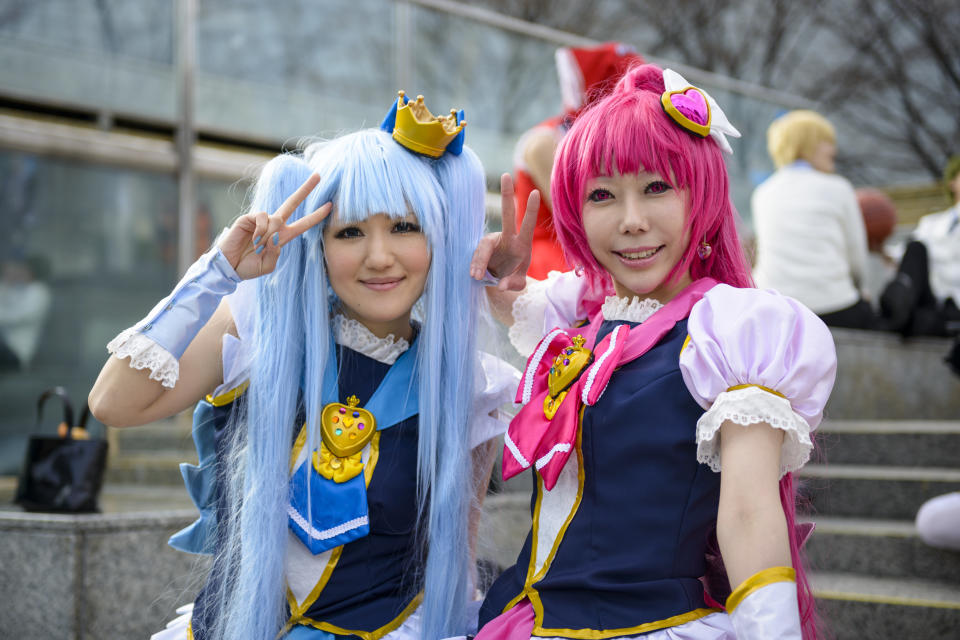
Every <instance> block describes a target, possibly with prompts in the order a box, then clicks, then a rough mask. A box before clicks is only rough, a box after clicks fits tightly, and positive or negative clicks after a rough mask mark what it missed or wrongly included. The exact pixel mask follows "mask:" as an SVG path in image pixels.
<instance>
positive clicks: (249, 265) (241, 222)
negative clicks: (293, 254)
mask: <svg viewBox="0 0 960 640" xmlns="http://www.w3.org/2000/svg"><path fill="white" fill-rule="evenodd" d="M319 182H320V176H318V175H317V174H313V175H311V176H310V177H309V178H307V181H306V182H304V183H303V184H302V185H300V187H299V188H298V189H297V190H296V191H294V192H293V194H292V195H291V196H290V197H289V198H287V199H286V201H285V202H284V203H283V204H282V205H280V208H279V209H277V210H276V211H275V212H273V214H268V213H267V212H266V211H258V212H252V213H247V214H244V215H242V216H240V217H239V218H237V221H236V222H234V223H233V226H231V227H230V229H228V230H227V232H226V233H225V234H223V236H221V238H220V241H219V242H218V243H217V246H218V247H219V248H220V251H222V252H223V255H224V257H225V258H226V259H227V260H228V261H229V262H230V265H231V266H232V267H233V268H234V270H235V271H236V272H237V275H238V276H240V277H241V278H243V279H244V280H249V279H251V278H258V277H260V276H263V275H266V274H268V273H270V272H271V271H273V270H274V268H276V266H277V259H278V258H279V257H280V249H281V248H283V246H284V245H285V244H287V243H288V242H290V241H291V240H293V239H294V238H296V237H297V236H299V235H300V234H301V233H303V232H304V231H306V230H307V229H310V228H312V227H314V226H316V225H317V224H319V223H320V222H321V221H322V220H323V219H324V218H326V217H327V215H329V213H330V210H331V209H332V208H333V203H332V202H328V203H326V204H324V205H323V206H321V207H320V208H319V209H317V210H316V211H314V212H313V213H310V214H308V215H305V216H303V217H302V218H300V219H299V220H297V221H295V222H293V223H291V224H287V219H289V218H290V216H291V214H293V212H294V211H296V209H297V207H298V206H300V203H301V202H303V201H304V200H305V199H306V197H307V196H308V195H310V192H311V191H313V189H314V188H315V187H316V186H317V184H319Z"/></svg>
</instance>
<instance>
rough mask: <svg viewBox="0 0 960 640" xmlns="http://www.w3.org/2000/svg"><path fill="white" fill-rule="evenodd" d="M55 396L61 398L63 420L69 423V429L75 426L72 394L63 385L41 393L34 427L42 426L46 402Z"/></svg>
mask: <svg viewBox="0 0 960 640" xmlns="http://www.w3.org/2000/svg"><path fill="white" fill-rule="evenodd" d="M53 396H57V397H58V398H60V402H61V403H62V404H63V422H65V423H66V424H67V428H68V429H69V428H70V427H71V426H73V405H72V404H71V403H70V396H69V395H68V394H67V390H66V389H65V388H63V387H53V388H50V389H47V390H46V391H44V392H43V393H41V394H40V397H39V398H37V424H36V426H35V427H34V429H37V428H39V427H40V421H41V419H42V418H43V405H44V403H45V402H46V401H47V400H48V399H49V398H51V397H53ZM84 417H86V416H84ZM84 422H86V420H84Z"/></svg>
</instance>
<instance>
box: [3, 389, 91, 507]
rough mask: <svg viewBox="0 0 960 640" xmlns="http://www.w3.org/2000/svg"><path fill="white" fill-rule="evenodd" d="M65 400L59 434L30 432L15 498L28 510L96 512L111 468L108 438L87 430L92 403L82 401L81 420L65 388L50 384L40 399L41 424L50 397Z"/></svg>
mask: <svg viewBox="0 0 960 640" xmlns="http://www.w3.org/2000/svg"><path fill="white" fill-rule="evenodd" d="M53 396H57V397H59V398H60V401H61V402H62V404H63V421H62V422H61V423H60V426H59V434H58V435H56V436H48V435H38V434H34V435H31V436H30V440H29V441H28V443H27V453H26V456H25V457H24V462H23V469H22V471H21V473H20V479H19V482H18V483H17V495H16V498H15V499H14V502H16V503H17V504H19V505H20V506H22V507H23V508H24V509H25V510H27V511H47V512H55V513H93V512H96V511H99V509H98V507H97V499H98V498H99V496H100V488H101V486H102V485H103V474H104V472H105V471H106V468H107V441H106V440H105V439H104V438H90V437H89V435H88V434H87V431H86V423H87V419H88V418H89V417H90V408H89V407H88V406H87V405H86V403H84V407H83V413H82V414H81V415H80V422H79V423H76V426H72V425H74V422H73V406H72V405H71V404H70V398H69V396H68V395H67V391H66V389H64V388H63V387H54V388H53V389H47V390H46V391H44V392H43V393H41V394H40V397H39V398H38V399H37V426H38V427H39V425H40V420H41V417H42V414H43V405H44V403H45V402H46V401H47V399H49V398H51V397H53Z"/></svg>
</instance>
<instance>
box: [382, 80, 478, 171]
mask: <svg viewBox="0 0 960 640" xmlns="http://www.w3.org/2000/svg"><path fill="white" fill-rule="evenodd" d="M466 126H467V121H466V120H464V119H463V111H457V110H456V109H451V110H450V115H448V116H435V115H433V114H432V113H430V110H429V109H427V106H426V105H425V104H424V103H423V96H417V99H416V100H410V99H408V98H407V96H406V94H405V93H404V92H403V91H399V92H398V95H397V100H396V101H395V102H394V104H393V108H391V109H390V112H389V113H388V114H387V117H386V118H384V120H383V123H382V124H381V125H380V128H381V129H383V130H384V131H386V132H388V133H392V134H393V139H394V140H396V141H397V142H399V143H400V144H402V145H403V146H404V147H406V148H407V149H410V150H411V151H414V152H416V153H420V154H423V155H425V156H430V157H431V158H439V157H440V156H442V155H443V154H444V153H445V152H447V151H449V152H450V153H452V154H454V155H460V152H461V151H462V150H463V128H464V127H466Z"/></svg>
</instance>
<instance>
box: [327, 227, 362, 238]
mask: <svg viewBox="0 0 960 640" xmlns="http://www.w3.org/2000/svg"><path fill="white" fill-rule="evenodd" d="M362 236H363V231H360V228H359V227H344V228H343V229H340V231H337V232H336V233H335V234H333V237H334V238H360V237H362Z"/></svg>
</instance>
